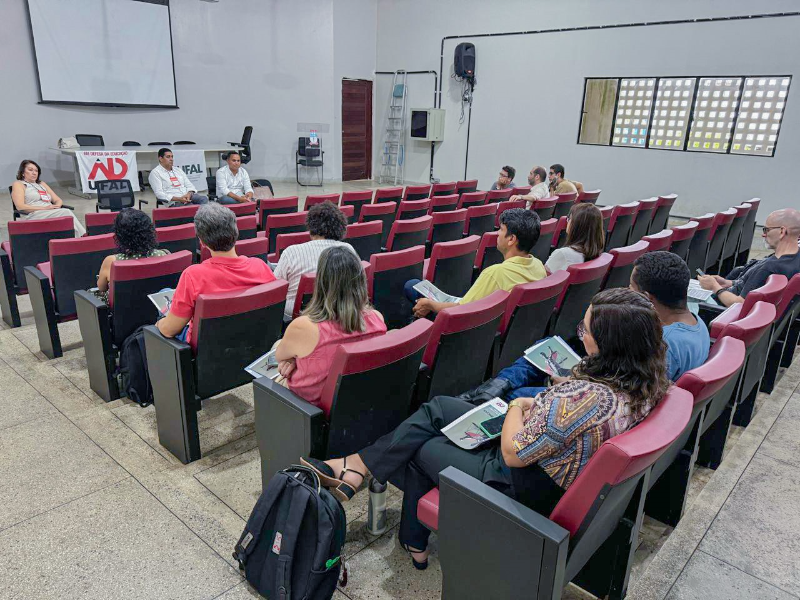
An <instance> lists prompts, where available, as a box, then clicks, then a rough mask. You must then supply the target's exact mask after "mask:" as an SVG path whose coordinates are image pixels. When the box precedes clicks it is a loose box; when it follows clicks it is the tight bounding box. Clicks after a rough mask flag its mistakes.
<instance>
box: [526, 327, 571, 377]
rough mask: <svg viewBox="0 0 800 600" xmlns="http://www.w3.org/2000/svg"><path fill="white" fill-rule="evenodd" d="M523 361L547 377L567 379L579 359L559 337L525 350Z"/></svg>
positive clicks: (548, 339) (544, 340)
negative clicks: (553, 376)
mask: <svg viewBox="0 0 800 600" xmlns="http://www.w3.org/2000/svg"><path fill="white" fill-rule="evenodd" d="M525 359H526V360H527V361H528V362H529V363H531V364H532V365H533V366H534V367H536V368H537V369H539V370H540V371H544V372H545V373H547V374H548V375H551V376H552V375H557V376H558V377H569V375H570V373H571V372H572V367H574V366H575V365H577V364H578V363H579V362H581V357H580V356H578V355H577V354H575V352H574V351H573V350H572V348H570V347H569V345H568V344H567V343H566V342H565V341H564V340H563V339H561V338H560V337H559V336H555V337H550V338H546V339H543V340H542V341H541V342H539V343H537V344H534V345H533V346H531V347H530V348H528V349H527V350H525Z"/></svg>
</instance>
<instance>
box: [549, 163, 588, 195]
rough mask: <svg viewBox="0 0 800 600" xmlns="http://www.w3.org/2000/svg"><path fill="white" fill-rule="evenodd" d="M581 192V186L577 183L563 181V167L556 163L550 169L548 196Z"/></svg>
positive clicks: (567, 180)
mask: <svg viewBox="0 0 800 600" xmlns="http://www.w3.org/2000/svg"><path fill="white" fill-rule="evenodd" d="M572 192H577V193H578V194H580V193H582V192H583V185H582V184H581V183H580V182H579V181H570V180H569V179H564V165H559V164H558V163H556V164H554V165H553V166H551V167H550V195H551V196H558V195H559V194H570V193H572Z"/></svg>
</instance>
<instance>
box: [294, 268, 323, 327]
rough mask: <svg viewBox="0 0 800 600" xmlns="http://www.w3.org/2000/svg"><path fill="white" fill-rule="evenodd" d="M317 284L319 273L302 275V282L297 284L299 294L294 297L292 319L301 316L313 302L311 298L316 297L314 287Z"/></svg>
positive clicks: (313, 272)
mask: <svg viewBox="0 0 800 600" xmlns="http://www.w3.org/2000/svg"><path fill="white" fill-rule="evenodd" d="M316 282H317V272H316V271H312V272H311V273H303V274H302V275H300V281H299V282H298V284H297V293H296V294H295V297H294V306H293V307H292V319H296V318H297V317H299V316H300V312H301V311H302V310H303V309H304V308H305V307H306V306H307V305H308V303H309V302H310V301H311V296H313V295H314V286H315V285H316Z"/></svg>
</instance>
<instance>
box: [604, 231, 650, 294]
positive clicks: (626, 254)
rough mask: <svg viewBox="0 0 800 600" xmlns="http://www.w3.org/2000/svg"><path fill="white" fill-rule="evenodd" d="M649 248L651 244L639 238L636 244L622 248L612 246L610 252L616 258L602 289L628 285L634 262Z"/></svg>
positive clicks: (612, 262)
mask: <svg viewBox="0 0 800 600" xmlns="http://www.w3.org/2000/svg"><path fill="white" fill-rule="evenodd" d="M648 250H649V244H648V243H647V242H646V241H645V240H639V241H638V242H636V243H635V244H631V245H630V246H623V247H622V248H612V249H611V251H610V252H609V254H611V256H613V257H614V258H613V260H612V261H611V267H610V268H609V269H608V275H606V280H605V281H604V282H603V287H602V289H604V290H605V289H609V288H618V287H628V285H630V282H631V273H633V263H635V262H636V259H637V258H639V257H640V256H642V255H643V254H644V253H645V252H648Z"/></svg>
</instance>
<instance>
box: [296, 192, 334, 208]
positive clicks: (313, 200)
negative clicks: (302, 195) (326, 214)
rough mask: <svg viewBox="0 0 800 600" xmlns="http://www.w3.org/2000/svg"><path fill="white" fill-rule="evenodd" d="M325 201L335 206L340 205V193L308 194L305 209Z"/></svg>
mask: <svg viewBox="0 0 800 600" xmlns="http://www.w3.org/2000/svg"><path fill="white" fill-rule="evenodd" d="M323 202H330V203H331V204H334V205H335V206H339V194H309V195H308V196H306V203H305V206H304V208H303V210H308V209H309V208H311V207H312V206H314V205H315V204H322V203H323Z"/></svg>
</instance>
